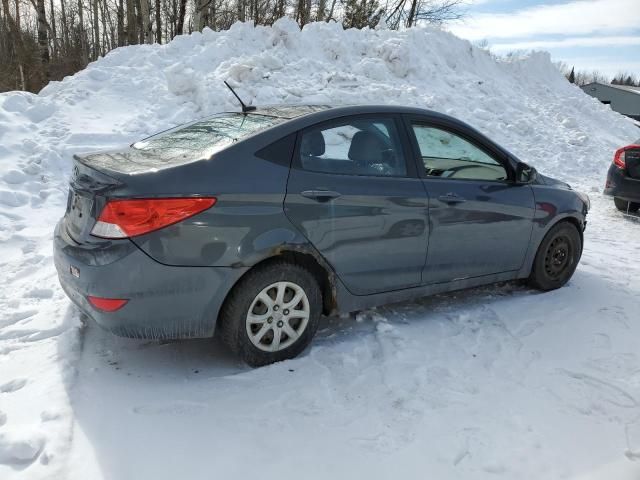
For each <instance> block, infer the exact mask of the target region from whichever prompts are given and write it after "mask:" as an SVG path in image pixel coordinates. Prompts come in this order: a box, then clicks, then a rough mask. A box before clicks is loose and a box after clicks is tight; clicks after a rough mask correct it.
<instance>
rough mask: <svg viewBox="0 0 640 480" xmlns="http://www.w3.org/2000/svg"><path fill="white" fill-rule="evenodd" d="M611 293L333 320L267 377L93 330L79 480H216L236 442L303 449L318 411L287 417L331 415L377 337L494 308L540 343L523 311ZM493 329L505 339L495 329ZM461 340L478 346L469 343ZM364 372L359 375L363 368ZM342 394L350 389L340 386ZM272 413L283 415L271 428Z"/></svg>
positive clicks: (78, 419)
mask: <svg viewBox="0 0 640 480" xmlns="http://www.w3.org/2000/svg"><path fill="white" fill-rule="evenodd" d="M609 289H610V283H608V281H607V280H606V279H601V278H599V277H598V276H597V275H595V274H593V273H590V272H584V271H581V270H578V272H577V273H576V275H575V277H574V279H573V280H572V281H571V283H570V284H569V285H568V286H567V287H565V288H563V289H560V290H557V291H554V292H549V293H545V294H542V293H539V292H536V291H533V290H530V289H528V288H527V287H526V286H524V285H522V284H521V283H506V284H501V285H494V286H490V287H482V288H476V289H472V290H466V291H461V292H455V293H450V294H445V295H438V296H434V297H428V298H423V299H419V300H417V301H412V302H404V303H397V304H393V305H388V306H385V307H380V308H377V309H371V310H368V311H366V312H360V313H358V314H355V315H349V316H343V317H329V318H326V319H323V321H322V324H321V326H320V328H319V331H318V334H317V336H316V338H315V340H314V342H313V344H312V346H311V347H310V348H309V349H307V351H306V352H304V353H303V354H302V355H301V356H300V357H299V358H296V359H293V360H290V361H286V362H281V363H278V364H274V365H272V366H268V367H264V368H261V369H255V370H253V369H250V368H249V367H246V366H245V365H243V364H242V363H241V362H240V361H239V360H238V359H237V358H235V357H234V356H233V355H232V353H231V352H229V350H228V349H227V348H226V347H224V345H222V344H221V343H220V342H219V341H218V340H216V339H213V340H206V339H205V340H189V341H179V342H165V343H159V342H156V341H140V340H130V339H124V338H119V337H115V336H113V335H111V334H109V333H107V332H104V331H102V330H101V329H99V328H98V327H97V326H96V325H95V324H93V323H92V322H88V323H87V326H86V327H85V328H84V329H83V333H82V337H83V340H82V341H83V349H82V354H81V358H80V360H79V362H78V374H77V377H76V380H75V383H73V384H72V383H69V385H68V387H67V388H68V394H69V396H70V398H71V404H72V408H73V415H74V420H75V425H74V446H73V448H72V453H71V455H70V460H69V465H70V468H71V471H70V473H69V475H68V478H69V479H70V480H73V479H74V478H118V479H120V478H175V477H176V476H182V473H184V470H183V469H182V467H183V466H184V465H183V464H184V463H185V462H195V464H194V465H192V467H193V468H191V470H190V471H193V472H198V474H196V475H195V476H193V475H191V476H190V477H189V478H208V477H207V475H205V473H206V472H207V468H209V466H210V462H211V458H210V456H211V455H212V453H211V452H214V451H215V450H216V446H218V447H219V448H220V449H222V450H225V449H227V450H228V448H229V447H228V445H227V443H228V442H231V443H234V442H243V441H251V442H255V441H256V440H255V439H254V437H255V435H256V431H260V430H261V429H263V428H266V429H267V430H271V431H275V432H280V435H281V437H282V438H283V439H284V441H287V440H291V438H289V437H287V435H288V433H287V432H289V430H288V428H289V426H290V425H297V428H310V427H309V426H308V425H306V423H305V422H306V421H307V419H309V418H311V417H309V411H307V410H306V409H303V410H296V407H297V406H296V405H293V404H292V405H291V406H290V407H287V408H289V409H290V410H289V412H288V416H285V413H284V412H282V411H281V410H280V408H281V407H282V405H283V404H288V402H291V400H292V399H298V397H299V396H301V395H302V396H304V398H305V399H307V400H308V401H309V402H311V404H310V405H309V406H308V408H309V409H313V408H316V409H322V408H325V407H323V406H322V405H313V401H314V398H315V397H314V395H318V396H319V397H321V396H322V395H323V394H324V392H325V391H326V389H325V388H324V387H322V389H321V390H317V389H319V388H321V387H319V386H318V384H319V383H321V382H320V381H319V376H321V375H324V374H326V371H327V369H329V370H330V369H338V370H339V369H340V368H345V364H341V363H331V362H332V361H333V358H334V357H340V356H343V357H344V356H345V355H349V354H350V352H352V351H353V350H354V349H356V348H359V346H360V345H363V344H366V343H367V339H368V338H372V337H373V338H374V339H376V338H377V336H380V335H382V336H384V335H387V334H388V333H389V332H390V331H398V332H400V333H401V334H402V335H403V336H404V337H405V338H410V337H411V336H412V335H415V334H416V332H420V335H423V336H424V338H425V339H426V338H428V337H435V339H434V340H433V341H434V342H437V341H439V340H440V339H439V338H438V336H443V335H444V334H443V330H442V328H441V327H442V323H444V322H446V321H448V319H449V320H450V319H453V323H455V322H458V324H462V328H468V326H467V325H465V324H464V322H462V321H460V320H459V318H463V317H465V316H466V317H465V318H468V317H469V316H473V315H474V314H475V312H481V313H483V312H484V313H483V314H485V313H486V310H487V309H490V310H491V311H494V310H495V311H497V312H498V316H501V317H502V318H501V319H500V323H501V324H503V325H501V326H500V328H502V327H504V325H506V326H507V327H508V328H512V327H513V329H514V331H515V332H516V336H517V335H519V334H522V335H528V334H529V333H527V332H525V329H523V328H521V327H523V326H526V325H524V323H526V322H528V323H531V321H530V320H531V318H529V319H521V318H518V316H517V315H513V314H512V312H518V311H520V310H522V311H530V312H531V316H533V317H535V318H538V319H540V320H541V321H556V320H557V319H556V318H548V317H549V308H548V307H547V306H546V305H545V304H546V303H549V305H552V304H555V305H557V304H562V303H564V304H569V305H574V304H579V303H580V302H581V301H582V300H583V299H585V298H586V300H587V302H586V303H587V304H588V303H589V302H591V303H590V304H588V305H587V306H586V307H578V308H588V309H589V310H593V308H595V307H596V306H598V305H599V303H601V302H602V300H601V299H600V297H598V296H597V295H591V294H592V293H593V292H598V291H601V292H606V291H607V290H609ZM543 299H547V300H548V302H542V301H541V300H543ZM562 315H564V313H563V314H562ZM576 315H578V316H580V312H578V311H576ZM457 317H459V318H457ZM479 318H480V321H479V322H476V323H474V324H473V325H472V327H473V329H482V328H483V323H482V320H483V318H482V317H481V316H480V317H479ZM489 320H491V318H489ZM538 323H539V322H538ZM515 327H518V329H516V328H515ZM491 328H494V329H496V327H495V325H493V326H492V325H487V329H488V330H489V329H491ZM495 331H497V329H496V330H495ZM523 332H524V333H523ZM453 335H455V333H454V334H453ZM509 335H512V334H511V332H509ZM445 336H446V335H445ZM378 340H379V339H378ZM460 341H462V342H465V341H467V340H466V339H465V338H464V337H462V338H461V340H460ZM369 343H372V342H369ZM373 343H375V342H373ZM390 345H392V346H391V348H395V347H393V344H390ZM398 348H402V347H401V346H400V347H398ZM61 353H62V352H61ZM416 360H417V359H413V360H412V361H416ZM376 361H377V362H380V364H381V365H383V364H384V363H385V362H387V361H388V359H386V358H385V356H384V354H383V355H382V356H380V357H378V358H377V359H376ZM341 365H342V366H341ZM355 368H356V371H357V369H358V368H359V367H358V365H356V366H355ZM408 368H410V367H408ZM351 373H352V372H351V371H350V372H347V374H346V376H349V375H351ZM496 374H497V375H500V373H499V371H498V372H496ZM331 375H338V376H340V375H342V373H340V372H333V373H331ZM333 388H338V389H339V388H347V386H346V384H345V385H343V384H341V383H338V384H335V385H333ZM338 393H339V392H338ZM372 394H373V395H374V397H372V398H370V399H369V400H368V401H371V402H375V401H376V400H375V392H372ZM308 397H310V398H308ZM274 408H276V410H274ZM265 411H269V412H275V413H273V415H272V418H270V419H265V418H263V416H262V414H263V413H264V412H265ZM312 417H313V415H312ZM284 419H286V420H284ZM248 439H251V440H248ZM237 447H238V451H241V450H242V447H241V446H239V445H238V446H237ZM208 452H209V453H208ZM238 458H239V457H236V458H235V459H234V458H226V457H224V456H222V458H216V461H219V462H222V464H224V463H225V462H231V463H230V464H229V465H228V466H229V468H231V466H230V465H231V464H232V463H233V462H236V463H237V462H238ZM78 465H81V466H83V468H80V469H78ZM200 466H201V467H202V470H199V469H198V468H200ZM194 468H195V469H194ZM213 468H215V467H213ZM92 469H93V470H92ZM76 470H77V472H75V471H76ZM74 472H75V473H74ZM181 472H182V473H181Z"/></svg>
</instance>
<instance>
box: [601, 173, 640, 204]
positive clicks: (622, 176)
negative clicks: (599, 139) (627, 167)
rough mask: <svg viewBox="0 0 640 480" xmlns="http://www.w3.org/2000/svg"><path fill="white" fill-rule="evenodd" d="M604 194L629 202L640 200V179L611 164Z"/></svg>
mask: <svg viewBox="0 0 640 480" xmlns="http://www.w3.org/2000/svg"><path fill="white" fill-rule="evenodd" d="M604 194H605V195H611V196H612V197H617V198H620V199H622V200H625V201H627V202H634V203H635V202H640V179H637V178H631V177H629V176H627V174H626V173H625V171H624V170H621V169H619V168H618V167H616V166H615V165H611V167H610V168H609V173H608V174H607V183H606V185H605V188H604Z"/></svg>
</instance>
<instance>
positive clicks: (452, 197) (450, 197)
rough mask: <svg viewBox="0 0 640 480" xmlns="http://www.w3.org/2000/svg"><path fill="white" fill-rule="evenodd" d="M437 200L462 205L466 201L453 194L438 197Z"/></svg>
mask: <svg viewBox="0 0 640 480" xmlns="http://www.w3.org/2000/svg"><path fill="white" fill-rule="evenodd" d="M438 200H440V201H441V202H444V203H463V202H466V201H467V200H466V199H464V198H462V197H461V196H459V195H456V194H455V193H447V194H446V195H440V196H439V197H438Z"/></svg>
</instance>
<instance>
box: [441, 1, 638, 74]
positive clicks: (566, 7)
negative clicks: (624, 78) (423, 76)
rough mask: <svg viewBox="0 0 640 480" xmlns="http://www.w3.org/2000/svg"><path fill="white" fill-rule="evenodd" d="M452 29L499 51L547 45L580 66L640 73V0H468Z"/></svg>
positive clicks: (556, 54) (556, 55)
mask: <svg viewBox="0 0 640 480" xmlns="http://www.w3.org/2000/svg"><path fill="white" fill-rule="evenodd" d="M467 4H468V5H467V7H466V16H465V18H464V19H463V20H461V21H460V22H457V23H455V24H452V25H450V26H449V29H450V30H451V31H452V32H453V33H455V34H456V35H458V36H460V37H462V38H466V39H468V40H471V41H473V42H479V41H483V40H486V41H488V43H489V47H490V48H491V50H492V51H493V52H496V53H507V52H509V51H513V50H532V49H533V50H546V51H549V52H551V56H552V59H553V60H554V61H563V62H565V63H567V64H568V65H569V66H570V67H571V66H575V68H576V70H598V71H600V72H601V73H603V74H605V75H608V76H610V77H612V76H614V75H616V74H617V73H619V72H621V71H625V72H629V73H633V74H635V75H636V77H640V0H467Z"/></svg>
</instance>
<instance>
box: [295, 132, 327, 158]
mask: <svg viewBox="0 0 640 480" xmlns="http://www.w3.org/2000/svg"><path fill="white" fill-rule="evenodd" d="M324 149H325V145H324V137H323V136H322V132H321V131H320V130H311V131H308V132H305V133H304V134H303V135H302V144H301V145H300V154H301V155H302V156H305V157H319V156H320V155H322V154H324Z"/></svg>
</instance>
